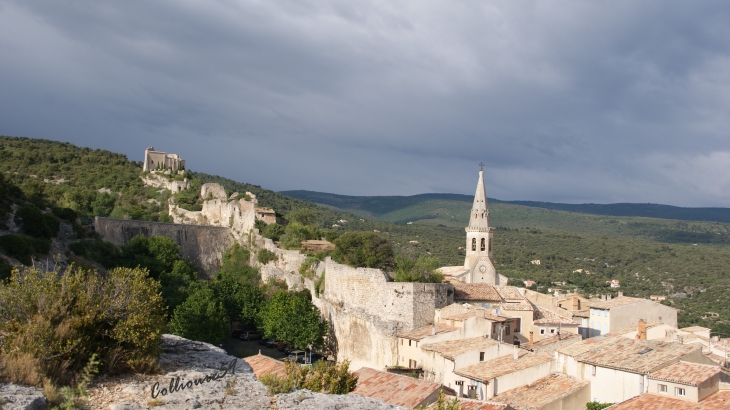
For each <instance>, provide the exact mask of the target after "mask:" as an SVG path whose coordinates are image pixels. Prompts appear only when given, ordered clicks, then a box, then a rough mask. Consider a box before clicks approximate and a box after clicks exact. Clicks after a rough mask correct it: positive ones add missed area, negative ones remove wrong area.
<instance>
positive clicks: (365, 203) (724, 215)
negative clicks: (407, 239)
mask: <svg viewBox="0 0 730 410" xmlns="http://www.w3.org/2000/svg"><path fill="white" fill-rule="evenodd" d="M282 193H283V194H285V195H288V196H291V197H294V198H300V199H304V200H307V201H310V202H314V203H318V204H323V205H329V206H332V207H335V208H339V209H352V210H358V211H360V212H365V213H369V214H372V215H376V216H382V215H386V214H389V213H392V212H396V211H401V210H402V209H404V208H409V207H413V206H418V205H420V204H423V203H424V202H428V201H439V200H442V201H454V202H466V203H468V204H469V205H470V207H471V203H472V201H473V200H474V197H473V196H471V195H461V194H420V195H411V196H347V195H337V194H328V193H324V192H314V191H282ZM489 202H490V203H492V204H498V203H503V204H513V205H522V206H529V207H531V208H543V209H550V210H556V211H566V212H579V213H583V214H592V215H605V216H638V217H646V218H659V219H675V220H680V221H705V222H722V223H730V208H682V207H678V206H671V205H660V204H631V203H619V204H561V203H553V202H539V201H501V200H499V199H494V198H490V199H489ZM467 212H468V210H467Z"/></svg>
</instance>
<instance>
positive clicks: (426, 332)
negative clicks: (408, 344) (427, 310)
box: [398, 323, 459, 340]
mask: <svg viewBox="0 0 730 410" xmlns="http://www.w3.org/2000/svg"><path fill="white" fill-rule="evenodd" d="M434 327H435V331H434ZM456 330H459V328H458V327H456V326H449V325H447V324H445V323H436V325H428V326H424V327H421V328H418V329H414V330H409V331H407V332H401V333H398V337H402V338H405V339H411V340H421V339H423V338H424V337H428V336H431V334H432V333H433V334H436V335H438V334H440V333H447V332H453V331H456Z"/></svg>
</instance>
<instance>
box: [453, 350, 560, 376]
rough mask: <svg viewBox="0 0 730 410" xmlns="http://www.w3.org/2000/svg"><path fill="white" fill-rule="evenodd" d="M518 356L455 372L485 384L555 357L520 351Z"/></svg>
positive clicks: (502, 358) (509, 356) (504, 357)
mask: <svg viewBox="0 0 730 410" xmlns="http://www.w3.org/2000/svg"><path fill="white" fill-rule="evenodd" d="M518 354H519V358H518V359H517V360H515V359H514V357H513V355H512V354H509V355H506V356H502V357H498V358H496V359H492V360H488V361H486V362H479V363H477V364H473V365H471V366H467V367H464V368H461V369H458V370H454V373H456V374H458V375H459V376H464V377H468V378H470V379H472V380H479V381H483V382H484V381H489V380H491V379H494V378H496V377H499V376H503V375H505V374H509V373H514V372H517V371H520V370H524V369H527V368H530V367H533V366H537V365H539V364H542V363H547V362H550V361H552V360H553V357H552V356H551V355H549V354H547V353H531V352H527V351H525V350H523V349H519V350H518Z"/></svg>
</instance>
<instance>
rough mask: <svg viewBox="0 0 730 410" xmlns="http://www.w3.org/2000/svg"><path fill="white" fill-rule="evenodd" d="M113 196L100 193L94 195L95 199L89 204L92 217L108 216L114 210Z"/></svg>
mask: <svg viewBox="0 0 730 410" xmlns="http://www.w3.org/2000/svg"><path fill="white" fill-rule="evenodd" d="M114 202H115V198H114V196H112V195H110V194H107V193H106V192H100V193H99V194H97V195H96V199H95V200H94V202H92V203H91V209H92V211H93V212H94V215H97V216H109V214H111V213H112V211H113V210H114Z"/></svg>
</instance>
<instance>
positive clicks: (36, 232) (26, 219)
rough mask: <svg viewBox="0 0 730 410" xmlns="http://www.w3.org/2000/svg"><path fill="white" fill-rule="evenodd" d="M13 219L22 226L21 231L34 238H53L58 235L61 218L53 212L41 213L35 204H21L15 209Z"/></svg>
mask: <svg viewBox="0 0 730 410" xmlns="http://www.w3.org/2000/svg"><path fill="white" fill-rule="evenodd" d="M15 221H16V222H18V223H20V224H21V226H22V230H23V233H25V234H27V235H29V236H33V237H36V238H53V237H55V236H56V235H58V231H59V229H60V227H61V220H60V219H58V217H56V216H54V215H53V214H43V213H41V211H40V209H38V208H36V207H35V206H31V205H26V206H21V207H20V208H18V210H17V211H15Z"/></svg>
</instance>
